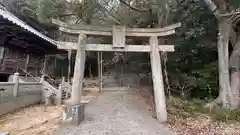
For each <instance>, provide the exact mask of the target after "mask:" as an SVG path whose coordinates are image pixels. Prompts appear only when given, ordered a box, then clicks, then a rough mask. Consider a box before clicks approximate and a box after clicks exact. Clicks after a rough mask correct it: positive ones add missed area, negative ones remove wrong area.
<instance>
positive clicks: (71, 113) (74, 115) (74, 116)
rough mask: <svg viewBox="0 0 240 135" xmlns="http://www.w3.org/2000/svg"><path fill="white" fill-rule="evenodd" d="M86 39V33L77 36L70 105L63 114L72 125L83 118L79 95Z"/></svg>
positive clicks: (81, 85) (80, 92) (82, 107)
mask: <svg viewBox="0 0 240 135" xmlns="http://www.w3.org/2000/svg"><path fill="white" fill-rule="evenodd" d="M86 39H87V38H86V35H82V34H80V35H79V37H78V45H77V53H76V60H75V67H74V75H73V84H72V91H71V99H70V106H68V107H67V110H66V116H65V117H66V118H65V120H66V121H68V122H70V124H74V125H79V124H80V122H81V121H83V119H84V104H83V103H81V96H82V93H83V80H84V79H83V78H84V68H85V60H86V52H85V46H86Z"/></svg>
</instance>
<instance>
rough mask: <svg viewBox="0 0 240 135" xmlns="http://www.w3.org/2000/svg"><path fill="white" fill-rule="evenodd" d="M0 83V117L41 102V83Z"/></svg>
mask: <svg viewBox="0 0 240 135" xmlns="http://www.w3.org/2000/svg"><path fill="white" fill-rule="evenodd" d="M17 84H18V86H17V87H16V83H15V82H0V115H2V114H5V113H8V112H11V111H14V110H16V109H19V108H21V107H25V106H28V105H31V104H35V103H37V102H41V101H42V83H39V82H18V83H17Z"/></svg>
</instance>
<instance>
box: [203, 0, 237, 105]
mask: <svg viewBox="0 0 240 135" xmlns="http://www.w3.org/2000/svg"><path fill="white" fill-rule="evenodd" d="M205 2H206V4H207V5H208V7H209V9H210V10H211V11H212V12H213V14H214V15H215V17H216V18H217V20H218V27H219V39H218V54H219V56H218V59H219V84H220V94H219V97H218V98H217V100H215V102H216V103H220V104H222V105H223V107H227V108H232V109H236V108H239V107H240V93H239V90H240V81H239V80H240V72H239V64H240V63H239V47H240V38H239V33H238V31H237V30H236V28H237V27H238V26H237V25H238V22H236V20H234V19H236V18H239V17H238V16H237V17H236V16H235V14H238V11H237V10H236V8H238V7H239V3H240V2H239V1H237V0H230V1H227V0H215V1H211V0H205ZM231 4H235V7H234V6H232V5H231ZM237 21H238V20H237ZM230 39H231V40H230ZM229 44H231V45H232V48H233V51H232V53H231V54H230V57H229V47H228V45H229ZM229 71H230V73H229ZM229 74H231V75H229Z"/></svg>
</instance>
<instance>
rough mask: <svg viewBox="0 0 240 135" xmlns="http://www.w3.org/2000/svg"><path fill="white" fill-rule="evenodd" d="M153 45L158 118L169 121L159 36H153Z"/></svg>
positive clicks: (153, 75)
mask: <svg viewBox="0 0 240 135" xmlns="http://www.w3.org/2000/svg"><path fill="white" fill-rule="evenodd" d="M149 43H150V45H151V52H150V58H151V68H152V79H153V89H154V100H155V106H156V114H157V119H158V120H159V121H160V122H166V121H167V110H166V101H165V93H164V86H163V85H164V84H163V77H162V67H161V59H160V54H159V50H158V38H157V37H151V38H150V40H149Z"/></svg>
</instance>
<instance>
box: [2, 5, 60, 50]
mask: <svg viewBox="0 0 240 135" xmlns="http://www.w3.org/2000/svg"><path fill="white" fill-rule="evenodd" d="M0 16H2V17H3V18H5V19H7V20H8V21H11V22H12V23H14V24H16V25H18V26H20V27H21V28H23V29H25V30H27V31H29V32H31V33H33V34H34V35H36V36H38V37H40V38H42V39H44V40H46V41H48V42H49V43H51V44H53V45H56V43H55V41H54V40H52V39H51V38H49V37H47V36H45V35H44V34H42V33H40V32H39V31H37V30H36V29H34V28H32V27H31V26H29V25H28V24H26V23H25V22H24V21H22V20H20V19H19V18H17V17H16V16H15V15H13V14H12V13H10V12H8V11H7V10H5V9H4V8H1V7H0Z"/></svg>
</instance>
